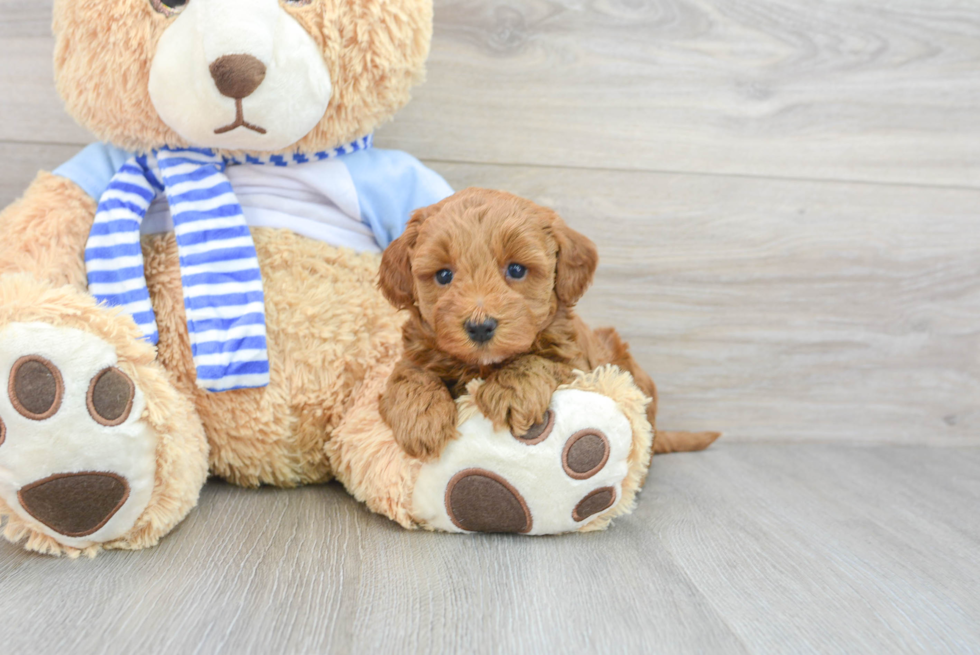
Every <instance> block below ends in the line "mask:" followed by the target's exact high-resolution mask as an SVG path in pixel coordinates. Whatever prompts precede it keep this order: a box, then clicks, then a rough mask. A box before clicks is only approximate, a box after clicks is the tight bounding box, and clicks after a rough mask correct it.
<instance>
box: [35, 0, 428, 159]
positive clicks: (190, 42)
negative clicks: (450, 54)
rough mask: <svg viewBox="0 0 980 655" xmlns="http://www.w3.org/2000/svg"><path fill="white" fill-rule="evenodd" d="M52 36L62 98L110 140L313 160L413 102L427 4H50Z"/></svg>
mask: <svg viewBox="0 0 980 655" xmlns="http://www.w3.org/2000/svg"><path fill="white" fill-rule="evenodd" d="M54 33H55V39H56V45H55V75H56V80H57V85H58V90H59V92H60V93H61V96H62V97H63V98H64V100H65V103H66V104H67V107H68V111H69V112H70V113H71V114H72V115H73V116H74V117H75V118H76V120H78V121H79V122H80V123H82V125H84V126H85V127H87V128H88V129H90V130H91V131H92V132H94V133H95V135H96V136H97V137H98V138H99V139H101V140H103V141H107V142H110V143H113V144H115V145H117V146H119V147H121V148H124V149H127V150H132V151H140V152H146V151H149V150H151V149H154V148H159V147H161V146H165V145H166V146H172V147H185V146H196V147H206V148H215V149H219V150H222V151H246V152H282V151H290V152H316V151H320V150H327V149H330V148H334V147H336V146H339V145H341V144H345V143H350V142H352V141H354V140H355V139H357V138H359V137H362V136H365V135H366V134H368V133H370V132H372V131H373V130H374V129H375V128H376V127H377V126H378V125H379V124H381V123H382V122H384V121H386V120H388V119H389V118H391V117H392V116H393V115H394V113H395V112H396V111H397V110H398V109H400V108H401V107H402V106H403V105H404V104H405V103H406V102H407V101H408V97H409V89H410V87H411V86H412V85H413V84H415V83H417V82H418V81H420V80H421V78H422V75H423V71H424V62H425V58H426V56H427V54H428V50H429V41H430V38H431V35H432V0H84V1H81V2H80V1H78V0H56V1H55V6H54Z"/></svg>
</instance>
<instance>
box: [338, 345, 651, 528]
mask: <svg viewBox="0 0 980 655" xmlns="http://www.w3.org/2000/svg"><path fill="white" fill-rule="evenodd" d="M390 367H391V365H390V363H388V364H386V365H385V366H382V367H379V370H378V371H377V373H376V376H373V377H372V378H371V379H369V380H368V381H367V382H366V383H365V388H364V390H363V391H362V393H361V394H360V396H359V401H358V404H356V405H355V406H354V407H353V408H352V410H351V412H350V414H349V416H348V418H347V419H346V420H345V422H344V424H342V426H341V429H340V430H338V433H337V434H336V435H335V436H334V439H333V440H332V441H331V443H330V444H328V448H329V449H330V455H331V459H332V461H333V463H334V470H335V471H336V473H337V477H338V478H339V479H340V480H341V481H342V482H344V484H345V485H346V486H347V488H348V489H349V490H350V491H351V492H352V493H353V494H354V496H355V497H357V498H358V499H359V500H363V501H365V502H366V503H367V504H368V506H369V507H370V508H371V509H372V510H374V511H377V512H380V513H382V514H385V515H386V516H388V517H390V518H392V519H394V520H396V521H397V522H398V523H400V524H401V525H403V526H405V527H424V528H429V529H437V530H445V531H449V532H471V531H472V532H517V533H522V534H532V535H540V534H556V533H561V532H572V531H588V530H599V529H602V528H604V527H605V526H606V525H608V524H609V521H610V520H611V519H613V518H614V517H616V516H619V515H622V514H626V513H628V512H630V511H631V510H632V508H633V504H634V500H635V496H636V493H637V491H638V490H639V488H640V486H641V484H642V481H643V479H644V477H645V475H646V472H647V467H648V465H649V461H650V451H651V442H652V434H653V431H652V428H651V426H650V423H649V421H648V420H647V416H646V411H645V407H646V405H647V402H648V401H649V398H648V397H646V396H645V395H644V394H643V393H642V392H641V391H640V390H639V389H638V388H637V387H636V385H634V384H633V380H632V378H631V377H630V376H629V374H627V373H625V372H622V371H620V370H619V369H618V368H616V367H614V366H606V367H602V368H599V369H597V370H595V371H592V372H591V373H581V374H578V376H577V378H576V380H574V381H573V382H572V383H571V384H569V385H565V386H563V387H560V388H559V389H558V391H556V392H555V394H554V396H553V398H552V402H551V407H550V409H549V412H548V415H547V417H546V419H545V421H544V423H542V424H541V425H538V426H535V427H534V428H533V429H532V430H531V432H530V433H528V434H526V435H516V436H515V435H512V434H510V433H509V432H505V431H495V430H494V429H493V426H492V424H491V423H490V421H489V420H487V419H486V418H484V417H483V416H482V415H480V413H479V411H478V410H477V409H476V406H475V403H473V401H472V400H471V398H470V396H464V397H462V398H460V400H459V433H460V436H459V437H458V438H457V439H456V440H454V441H452V442H450V444H449V445H448V446H447V447H446V449H445V450H444V451H443V453H442V456H441V457H440V458H439V459H438V460H436V461H434V462H428V463H422V462H420V461H418V460H414V459H412V458H409V457H407V456H406V455H405V454H404V453H403V452H402V451H401V449H400V448H399V447H398V445H397V444H396V443H395V442H394V440H393V438H392V436H391V431H390V430H389V429H388V428H387V426H385V425H384V422H383V421H381V420H380V417H379V416H378V413H377V405H378V395H379V393H380V391H381V390H382V389H383V388H384V387H383V385H384V381H385V379H386V378H387V375H386V372H390Z"/></svg>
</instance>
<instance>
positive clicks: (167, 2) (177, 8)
mask: <svg viewBox="0 0 980 655" xmlns="http://www.w3.org/2000/svg"><path fill="white" fill-rule="evenodd" d="M187 2H188V0H150V5H152V6H153V8H154V9H155V10H156V11H157V13H160V14H163V15H164V16H175V15H177V14H179V13H180V12H181V11H183V9H184V7H186V6H187Z"/></svg>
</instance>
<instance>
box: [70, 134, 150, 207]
mask: <svg viewBox="0 0 980 655" xmlns="http://www.w3.org/2000/svg"><path fill="white" fill-rule="evenodd" d="M131 156H132V154H131V153H128V152H126V151H125V150H120V149H119V148H117V147H115V146H110V145H107V144H105V143H93V144H91V145H88V146H86V147H85V149H84V150H82V151H81V152H80V153H78V154H77V155H75V156H74V157H72V158H71V159H69V160H68V161H66V162H65V163H64V164H62V165H61V166H59V167H58V168H56V169H54V174H55V175H60V176H61V177H67V178H68V179H69V180H71V181H72V182H74V183H75V184H77V185H78V186H80V187H81V188H82V190H83V191H84V192H85V193H87V194H88V195H89V196H91V197H92V198H95V199H96V200H98V199H99V198H101V197H102V193H103V192H104V191H105V190H106V188H107V187H108V186H109V181H110V180H112V176H113V175H115V174H116V171H118V170H119V169H120V168H121V167H122V165H123V164H125V163H126V160H127V159H129V158H130V157H131Z"/></svg>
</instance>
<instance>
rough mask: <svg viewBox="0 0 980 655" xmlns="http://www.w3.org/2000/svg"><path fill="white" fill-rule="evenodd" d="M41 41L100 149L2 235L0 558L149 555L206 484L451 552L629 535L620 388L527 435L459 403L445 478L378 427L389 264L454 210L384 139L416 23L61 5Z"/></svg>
mask: <svg viewBox="0 0 980 655" xmlns="http://www.w3.org/2000/svg"><path fill="white" fill-rule="evenodd" d="M53 28H54V34H55V37H56V40H55V42H56V46H55V54H54V63H55V72H56V82H57V88H58V91H59V93H60V95H61V97H62V98H63V100H64V102H65V105H66V107H67V110H68V111H69V113H70V114H71V115H72V116H73V117H74V118H75V119H76V120H77V121H78V122H79V123H81V124H82V125H83V126H85V127H86V128H88V129H89V130H90V131H91V132H92V133H93V134H94V135H95V137H96V139H97V140H98V142H97V143H95V144H93V145H92V146H89V147H87V148H86V149H84V150H83V151H82V152H81V153H79V154H78V156H76V157H75V158H73V159H72V160H70V161H68V162H66V163H65V164H64V165H62V166H61V167H59V168H57V169H56V170H54V171H53V172H41V173H39V174H38V175H37V177H36V179H35V180H34V181H33V183H32V184H31V185H30V187H29V188H28V189H27V190H26V192H25V193H24V195H23V197H21V198H20V199H19V200H18V201H16V202H15V203H13V204H12V205H11V206H9V207H8V208H7V209H5V210H4V211H3V213H2V214H0V375H2V376H5V379H6V380H7V387H6V392H5V393H0V515H2V516H3V517H4V518H5V521H6V524H5V529H4V535H5V537H6V538H7V539H8V540H10V541H12V542H15V543H22V544H23V546H24V547H25V548H27V549H29V550H33V551H39V552H42V553H49V554H65V555H68V556H72V557H77V556H78V555H80V554H85V555H88V556H93V555H94V554H96V553H97V552H99V551H100V550H101V549H104V548H121V549H139V548H145V547H148V546H152V545H154V544H156V543H157V542H158V541H159V540H160V538H161V537H163V536H164V535H166V534H167V533H168V532H169V531H170V530H171V529H172V528H173V527H174V526H175V525H177V524H178V523H179V522H180V521H181V520H182V519H183V518H184V517H185V516H186V515H187V514H188V512H189V511H190V510H191V509H192V508H193V507H194V506H195V504H196V503H197V500H198V496H199V493H200V490H201V488H202V486H203V485H204V483H205V481H206V478H207V477H208V475H209V474H210V475H215V476H219V477H221V478H224V479H225V480H227V481H229V482H231V483H234V484H236V485H240V486H242V487H257V486H259V485H274V486H278V487H287V488H288V487H295V486H298V485H306V484H315V483H323V482H327V481H329V480H332V479H337V480H339V481H340V482H341V483H343V484H344V485H345V486H346V488H347V489H348V490H349V491H350V493H351V494H352V495H353V496H354V497H355V498H357V499H358V500H360V501H363V502H365V503H367V505H368V507H369V508H370V509H371V510H373V511H375V512H378V513H381V514H383V515H385V516H387V517H389V518H391V519H392V520H394V521H396V522H398V523H399V524H401V525H402V526H404V527H406V528H425V529H432V530H445V531H449V532H480V531H504V532H515V533H521V534H553V533H559V532H572V531H587V530H596V529H601V528H603V527H605V526H606V525H607V524H608V523H609V521H610V520H611V519H612V518H614V517H616V516H619V515H622V514H625V513H627V512H629V511H630V509H631V508H632V506H633V503H634V501H635V497H636V494H637V491H638V490H639V488H640V486H641V484H642V481H643V479H644V478H645V475H646V473H647V468H648V465H649V459H650V454H651V444H652V442H653V436H654V432H653V426H652V425H651V424H650V422H649V421H648V420H647V415H646V407H647V405H648V403H650V402H651V399H650V398H648V397H646V396H644V395H643V394H642V393H641V392H640V391H639V389H638V388H637V387H636V386H635V385H634V384H633V383H632V380H631V378H630V377H629V375H628V374H627V373H624V372H622V371H620V370H618V369H616V368H615V367H604V368H601V369H598V370H595V371H586V372H579V373H577V374H576V379H575V380H573V381H572V382H570V383H569V384H566V385H563V386H562V387H560V388H559V389H558V391H556V392H555V394H554V397H553V398H552V403H551V407H550V409H551V411H550V412H549V416H550V417H551V418H550V419H549V423H548V425H540V426H535V427H534V428H532V430H531V432H529V433H527V434H524V435H513V434H511V433H509V432H507V431H506V430H498V429H495V428H494V426H493V424H492V423H490V422H489V421H488V420H487V419H486V418H485V417H483V416H482V415H481V414H480V413H479V410H478V409H477V408H476V407H475V405H474V403H473V402H472V400H471V396H468V395H464V396H462V397H460V398H459V399H458V401H457V402H458V409H459V412H458V417H459V429H458V437H457V438H456V439H455V440H454V441H453V442H452V443H450V444H449V445H448V446H447V447H446V448H445V450H444V451H443V452H442V453H441V454H440V455H439V456H438V457H436V458H429V459H425V460H423V459H419V458H413V457H410V456H409V455H407V454H406V453H405V452H404V451H402V449H401V448H400V447H399V446H398V445H397V443H396V442H395V441H394V439H393V437H392V434H391V430H390V429H389V428H388V426H387V425H386V424H385V423H384V421H383V420H382V419H381V417H380V415H379V409H378V398H379V396H380V394H381V391H382V390H383V388H384V385H385V382H386V380H387V379H388V376H389V375H390V373H391V371H392V369H393V367H394V365H395V363H396V362H397V361H398V359H399V358H400V356H401V326H402V323H403V322H404V317H403V316H402V315H401V314H400V313H399V312H398V311H397V310H396V309H395V308H393V307H392V306H390V305H389V304H388V302H387V301H386V300H385V299H384V297H383V296H382V294H381V293H380V292H379V290H378V289H377V277H378V265H379V261H380V253H381V252H382V251H383V249H384V248H385V246H387V245H388V244H389V243H390V242H391V241H392V240H393V239H394V238H396V237H397V236H398V235H399V234H400V233H401V231H402V230H403V229H404V226H405V223H406V222H407V220H408V219H409V216H410V214H411V212H412V211H413V210H416V209H418V208H420V207H424V206H427V205H430V204H432V203H435V202H437V201H439V200H441V199H443V198H445V197H447V196H449V195H450V194H451V193H452V189H451V188H450V186H449V185H448V184H447V183H446V182H445V181H444V180H443V179H442V178H441V177H440V176H439V175H438V174H436V173H435V172H433V171H432V170H430V169H428V168H426V167H425V166H423V165H422V164H421V163H420V162H419V161H418V160H416V159H414V158H413V157H411V156H410V155H408V154H405V153H402V152H397V151H388V150H382V149H380V148H375V147H374V145H373V138H372V134H373V132H374V130H375V129H376V128H377V127H378V126H380V125H381V124H383V123H384V122H386V121H388V120H390V119H391V118H392V117H393V116H394V114H395V113H396V112H397V111H398V110H399V109H400V108H401V107H402V106H403V105H404V104H405V103H406V102H407V101H408V99H409V92H410V89H411V88H412V87H413V86H414V85H415V84H417V83H419V82H420V81H421V80H422V78H423V74H424V63H425V60H426V57H427V54H428V49H429V43H430V38H431V34H432V4H431V0H113V1H112V2H107V1H105V0H93V1H92V2H71V1H69V0H56V2H55V4H54V20H53ZM474 384H479V381H474ZM471 391H472V390H471ZM425 409H426V408H425V407H419V411H420V412H424V411H425ZM582 434H591V435H599V436H600V437H601V438H599V437H596V438H595V439H593V440H592V441H594V442H601V448H599V451H600V452H593V451H595V449H594V448H591V446H590V448H591V450H590V448H584V445H587V444H586V442H585V441H583V440H582V439H581V435H582ZM576 435H578V437H576ZM586 441H587V440H586ZM589 443H590V444H592V445H595V444H594V443H592V442H589ZM576 448H578V450H579V451H581V452H580V454H581V453H585V457H584V458H583V457H578V458H577V459H576V458H572V459H573V460H574V461H576V462H580V464H579V466H580V468H581V467H584V468H582V470H576V471H570V470H569V469H568V464H567V463H568V461H569V455H568V453H569V452H573V453H574V452H575V450H576ZM586 460H589V461H586ZM592 460H595V461H592ZM563 462H564V464H563ZM581 462H584V463H581Z"/></svg>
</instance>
